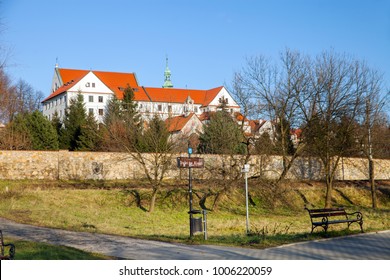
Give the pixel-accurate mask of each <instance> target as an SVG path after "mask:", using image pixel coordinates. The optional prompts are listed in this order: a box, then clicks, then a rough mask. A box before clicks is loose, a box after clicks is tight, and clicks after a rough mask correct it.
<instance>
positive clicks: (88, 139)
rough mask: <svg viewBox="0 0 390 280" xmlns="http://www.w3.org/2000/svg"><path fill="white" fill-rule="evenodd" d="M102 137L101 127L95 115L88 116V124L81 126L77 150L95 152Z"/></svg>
mask: <svg viewBox="0 0 390 280" xmlns="http://www.w3.org/2000/svg"><path fill="white" fill-rule="evenodd" d="M100 139H101V137H100V136H99V125H98V123H97V121H96V119H95V116H94V114H93V113H90V114H88V117H87V119H86V122H85V123H84V124H83V125H82V126H81V129H80V134H79V135H78V137H77V139H76V147H75V150H79V151H95V150H97V149H98V146H99V142H100Z"/></svg>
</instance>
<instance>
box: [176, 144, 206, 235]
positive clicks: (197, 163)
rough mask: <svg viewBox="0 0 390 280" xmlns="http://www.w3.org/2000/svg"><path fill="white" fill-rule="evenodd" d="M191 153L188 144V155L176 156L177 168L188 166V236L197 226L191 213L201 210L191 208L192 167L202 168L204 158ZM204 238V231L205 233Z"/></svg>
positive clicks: (192, 233)
mask: <svg viewBox="0 0 390 280" xmlns="http://www.w3.org/2000/svg"><path fill="white" fill-rule="evenodd" d="M191 154H192V148H191V147H190V146H189V144H188V157H178V158H177V167H179V168H188V193H189V204H190V211H189V212H188V214H189V215H190V236H191V237H192V236H193V235H194V231H195V230H196V228H197V226H196V225H195V222H196V221H195V220H196V219H194V218H193V214H198V212H201V211H194V209H193V208H192V172H191V169H192V168H203V167H204V160H203V158H199V157H193V158H192V157H191ZM205 238H206V233H205Z"/></svg>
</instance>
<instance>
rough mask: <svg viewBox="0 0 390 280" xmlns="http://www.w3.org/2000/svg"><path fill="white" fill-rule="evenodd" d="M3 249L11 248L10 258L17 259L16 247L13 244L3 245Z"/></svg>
mask: <svg viewBox="0 0 390 280" xmlns="http://www.w3.org/2000/svg"><path fill="white" fill-rule="evenodd" d="M2 245H3V247H10V248H9V251H8V254H9V255H8V257H9V259H10V260H13V259H14V258H15V245H14V244H12V243H9V244H2Z"/></svg>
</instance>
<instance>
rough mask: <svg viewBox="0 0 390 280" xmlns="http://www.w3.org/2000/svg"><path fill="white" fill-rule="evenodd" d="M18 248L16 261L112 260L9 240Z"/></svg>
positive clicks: (69, 249) (63, 247) (47, 245)
mask: <svg viewBox="0 0 390 280" xmlns="http://www.w3.org/2000/svg"><path fill="white" fill-rule="evenodd" d="M5 242H6V243H13V244H14V245H15V247H16V254H15V260H110V259H113V258H111V257H107V256H104V255H101V254H95V253H89V252H84V251H81V250H78V249H75V248H71V247H66V246H55V245H49V244H45V243H41V242H30V241H24V240H15V239H7V240H5Z"/></svg>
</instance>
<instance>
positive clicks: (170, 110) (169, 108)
mask: <svg viewBox="0 0 390 280" xmlns="http://www.w3.org/2000/svg"><path fill="white" fill-rule="evenodd" d="M168 112H169V113H171V112H172V105H168Z"/></svg>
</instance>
